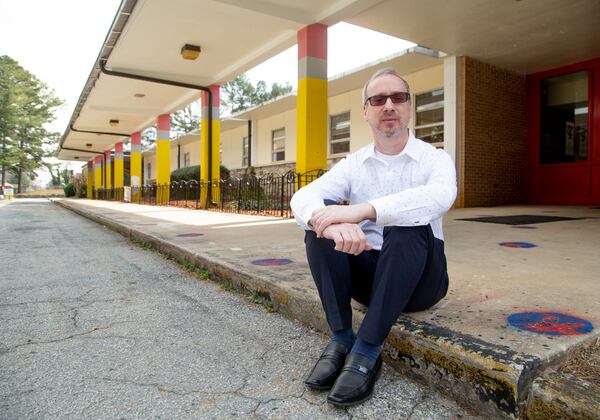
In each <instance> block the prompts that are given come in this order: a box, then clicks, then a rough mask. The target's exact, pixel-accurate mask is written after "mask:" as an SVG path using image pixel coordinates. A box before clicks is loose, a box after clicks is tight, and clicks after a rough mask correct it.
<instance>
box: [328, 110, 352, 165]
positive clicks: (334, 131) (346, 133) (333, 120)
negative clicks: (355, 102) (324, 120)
mask: <svg viewBox="0 0 600 420" xmlns="http://www.w3.org/2000/svg"><path fill="white" fill-rule="evenodd" d="M329 125H330V128H329V130H330V131H329V134H330V136H329V138H330V140H329V145H330V146H329V153H330V154H332V155H337V154H339V153H348V152H349V151H350V111H348V112H344V113H342V114H338V115H332V116H331V117H330V119H329Z"/></svg>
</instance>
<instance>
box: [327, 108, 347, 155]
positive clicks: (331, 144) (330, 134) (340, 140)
mask: <svg viewBox="0 0 600 420" xmlns="http://www.w3.org/2000/svg"><path fill="white" fill-rule="evenodd" d="M344 114H348V120H347V121H348V137H344V138H341V139H335V140H334V139H333V135H334V133H333V130H334V126H333V119H334V118H336V117H340V116H342V115H344ZM336 125H337V124H336ZM351 126H352V113H351V111H350V110H348V111H344V112H339V113H337V114H332V115H330V116H329V130H328V134H329V136H328V137H329V139H328V140H329V144H328V147H327V149H328V150H327V152H328V155H329V157H339V156H346V155H347V154H348V153H350V142H351V139H352V131H351ZM340 143H348V151H346V152H337V153H333V145H334V144H340Z"/></svg>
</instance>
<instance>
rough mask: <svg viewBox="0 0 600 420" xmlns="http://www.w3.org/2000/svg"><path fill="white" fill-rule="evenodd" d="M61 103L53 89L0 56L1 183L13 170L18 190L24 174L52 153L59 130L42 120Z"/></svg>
mask: <svg viewBox="0 0 600 420" xmlns="http://www.w3.org/2000/svg"><path fill="white" fill-rule="evenodd" d="M61 104H62V101H61V100H60V99H58V98H57V97H56V96H55V94H54V92H53V91H52V90H50V89H49V88H48V87H47V86H46V85H45V84H44V83H43V82H41V81H40V80H38V79H37V78H36V77H35V76H34V75H32V74H31V73H29V72H28V71H27V70H25V69H23V68H22V67H21V66H20V65H19V64H18V63H17V62H16V61H15V60H13V59H12V58H10V57H8V56H5V55H3V56H0V166H1V167H2V169H1V171H2V185H4V183H5V181H6V175H7V171H10V172H12V173H13V174H14V175H15V176H16V178H17V183H18V188H17V192H21V184H22V180H23V177H24V176H26V175H27V176H30V177H35V172H34V171H35V170H36V169H38V168H41V167H43V166H44V165H45V164H44V161H43V158H44V157H47V156H49V155H50V153H53V152H54V151H53V150H52V149H53V147H54V146H55V145H56V143H57V142H58V137H59V135H58V133H53V132H49V131H48V130H46V128H44V124H47V123H49V122H52V121H53V120H54V111H55V109H56V108H57V107H59V106H60V105H61Z"/></svg>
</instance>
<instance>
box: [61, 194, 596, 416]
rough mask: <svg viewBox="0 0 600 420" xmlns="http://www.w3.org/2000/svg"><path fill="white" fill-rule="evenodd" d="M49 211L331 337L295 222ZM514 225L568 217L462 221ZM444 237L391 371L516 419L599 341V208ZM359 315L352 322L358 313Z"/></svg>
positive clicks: (120, 208)
mask: <svg viewBox="0 0 600 420" xmlns="http://www.w3.org/2000/svg"><path fill="white" fill-rule="evenodd" d="M55 202H56V203H57V204H60V205H62V206H64V207H66V208H69V209H71V210H73V211H75V212H77V213H79V214H81V215H83V216H85V217H88V218H90V219H92V220H95V221H97V222H99V223H102V224H104V225H106V226H108V227H110V228H112V229H114V230H116V231H118V232H121V233H122V234H124V235H126V236H129V237H131V238H133V239H135V240H138V241H142V242H144V243H147V244H150V245H152V246H153V247H155V248H157V249H159V250H161V251H162V252H164V253H167V254H169V255H172V256H173V257H175V258H177V259H179V260H181V261H185V262H188V263H192V264H195V265H198V266H200V267H202V268H207V269H209V270H210V271H211V272H212V274H213V276H214V277H215V278H216V279H217V280H220V281H227V282H230V283H232V284H235V285H236V286H238V287H240V288H244V289H247V290H252V291H257V292H258V294H259V295H261V296H263V297H264V298H265V299H268V300H270V301H271V302H272V304H273V305H274V306H275V307H276V308H277V309H278V310H279V311H280V312H282V313H284V314H287V315H288V316H291V317H293V318H296V319H299V320H301V321H302V322H304V323H305V324H307V325H310V326H312V327H315V328H318V329H321V330H323V331H327V328H326V324H325V320H324V317H323V313H322V309H321V307H320V302H319V299H318V296H317V293H316V289H315V287H314V284H313V282H312V278H311V276H310V272H309V269H308V264H307V261H306V257H305V253H304V244H303V232H302V231H301V230H300V229H298V227H297V226H296V224H295V222H294V221H292V220H281V219H276V218H268V217H261V216H245V215H233V214H223V213H216V212H207V211H201V210H186V209H180V208H172V207H156V206H144V205H136V204H126V203H119V202H107V201H91V200H72V199H59V200H55ZM511 215H513V216H514V215H535V216H553V217H565V218H572V219H568V220H559V221H552V222H548V223H536V224H533V223H530V224H527V225H516V226H511V225H507V224H497V223H480V222H473V221H464V220H460V219H465V218H473V217H486V216H511ZM524 221H526V222H527V219H524ZM444 227H445V239H446V252H447V256H448V270H449V274H450V290H449V292H448V296H447V297H446V299H444V300H443V301H442V302H440V304H438V305H437V306H435V307H434V308H432V309H431V310H429V311H425V312H420V313H414V314H409V315H403V316H402V317H401V318H400V319H399V320H398V322H397V324H396V325H395V326H394V328H393V330H392V333H391V334H390V337H389V339H388V341H387V343H386V348H385V350H386V353H387V356H388V358H387V361H388V362H389V363H391V364H392V365H394V366H395V367H397V368H398V369H400V370H401V371H403V372H406V373H408V374H411V375H412V376H414V377H417V378H420V379H421V380H423V381H425V382H427V383H429V384H430V385H432V386H434V387H435V388H437V389H440V390H442V391H444V392H446V393H448V394H450V395H452V396H454V397H455V398H456V399H457V400H459V401H461V402H463V403H465V404H468V405H469V406H472V407H474V408H476V409H478V410H480V411H481V412H482V413H488V414H491V415H503V416H504V415H506V416H518V415H519V414H521V413H522V412H523V410H524V408H525V404H526V398H527V396H528V393H529V389H530V388H531V384H532V382H533V380H534V379H536V378H537V377H538V376H540V374H541V373H542V372H543V371H545V370H547V369H549V368H551V367H553V366H556V365H557V364H558V363H560V362H561V361H562V360H563V359H564V357H565V356H566V354H567V353H568V352H569V351H570V350H572V349H574V348H576V347H577V346H580V345H582V344H585V343H588V342H590V341H591V340H592V339H593V338H594V337H597V336H598V335H599V330H598V328H597V326H598V325H600V312H599V311H598V307H599V300H598V296H600V283H599V282H598V281H597V279H596V276H597V273H599V272H600V258H598V257H599V256H600V255H599V253H598V250H599V249H600V209H598V208H589V207H564V206H561V207H558V206H556V207H550V206H546V207H539V206H522V207H516V206H512V207H495V208H470V209H456V210H452V211H451V212H450V213H449V214H448V215H447V217H446V219H445V226H444ZM501 243H508V245H509V246H512V247H506V246H502V245H500V244H501ZM524 243H528V244H531V245H534V246H533V247H528V246H530V245H527V244H524ZM356 309H357V311H356V315H357V316H356V322H357V323H358V322H360V320H361V318H362V309H361V308H359V307H357V308H356ZM538 312H543V313H545V315H544V318H543V319H541V318H540V319H537V318H536V317H537V316H538V315H536V313H538ZM525 313H529V314H528V315H525ZM541 316H542V315H539V317H541Z"/></svg>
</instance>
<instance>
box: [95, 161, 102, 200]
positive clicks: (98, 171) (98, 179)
mask: <svg viewBox="0 0 600 420" xmlns="http://www.w3.org/2000/svg"><path fill="white" fill-rule="evenodd" d="M100 188H102V157H101V156H96V157H95V158H94V189H95V193H94V198H95V199H98V198H99V196H98V190H99V189H100Z"/></svg>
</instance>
